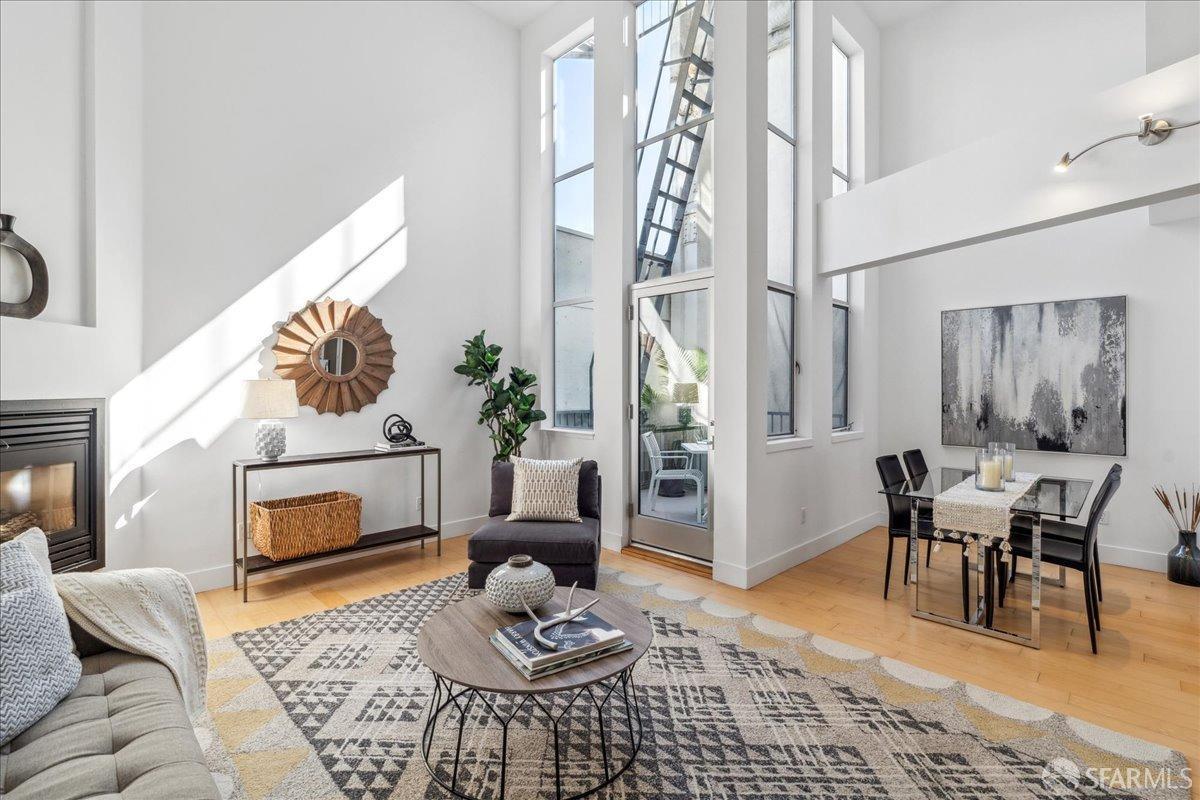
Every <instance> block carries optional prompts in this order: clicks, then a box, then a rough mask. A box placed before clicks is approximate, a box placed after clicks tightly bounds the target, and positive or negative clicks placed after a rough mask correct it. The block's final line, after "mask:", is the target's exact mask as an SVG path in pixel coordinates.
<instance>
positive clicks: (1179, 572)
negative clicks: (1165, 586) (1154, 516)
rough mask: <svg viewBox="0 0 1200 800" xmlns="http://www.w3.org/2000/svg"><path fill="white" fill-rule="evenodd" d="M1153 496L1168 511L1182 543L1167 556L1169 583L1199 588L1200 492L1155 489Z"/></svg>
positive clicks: (1194, 490) (1156, 487)
mask: <svg viewBox="0 0 1200 800" xmlns="http://www.w3.org/2000/svg"><path fill="white" fill-rule="evenodd" d="M1154 496H1155V497H1157V498H1158V501H1159V502H1160V503H1162V504H1163V507H1164V508H1166V509H1167V513H1168V514H1170V515H1171V521H1172V522H1174V523H1175V527H1177V528H1178V529H1179V541H1178V542H1177V543H1176V544H1175V547H1173V548H1172V549H1171V551H1170V552H1169V553H1167V580H1169V581H1171V583H1181V584H1183V585H1184V586H1200V549H1197V547H1196V528H1197V527H1200V490H1197V489H1192V490H1191V491H1190V492H1189V491H1188V490H1187V489H1184V490H1183V491H1180V490H1179V489H1177V488H1176V489H1172V490H1171V491H1167V490H1166V489H1164V488H1162V487H1161V486H1155V487H1154Z"/></svg>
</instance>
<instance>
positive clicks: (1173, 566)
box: [1167, 530, 1200, 586]
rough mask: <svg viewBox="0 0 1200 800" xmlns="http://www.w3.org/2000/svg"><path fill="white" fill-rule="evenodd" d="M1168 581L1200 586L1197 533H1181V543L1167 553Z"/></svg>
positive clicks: (1182, 531)
mask: <svg viewBox="0 0 1200 800" xmlns="http://www.w3.org/2000/svg"><path fill="white" fill-rule="evenodd" d="M1167 580H1169V581H1170V582H1171V583H1182V584H1183V585H1184V586H1200V548H1197V547H1196V532H1195V531H1186V530H1181V531H1180V532H1179V543H1178V544H1176V545H1175V547H1174V548H1173V549H1172V550H1171V552H1169V553H1167Z"/></svg>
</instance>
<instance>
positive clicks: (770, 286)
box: [763, 0, 800, 440]
mask: <svg viewBox="0 0 1200 800" xmlns="http://www.w3.org/2000/svg"><path fill="white" fill-rule="evenodd" d="M769 25H770V21H769V20H768V28H767V31H766V35H767V36H768V37H769V36H770V33H771V31H770V27H769ZM788 29H789V33H788V40H789V46H788V50H789V52H790V54H791V55H790V59H789V61H790V63H789V65H788V72H789V74H790V76H791V81H790V84H791V90H792V91H791V112H792V114H791V116H792V118H791V127H792V131H797V130H798V126H799V108H798V107H799V96H798V90H799V83H800V82H799V81H798V80H797V76H796V63H797V62H796V3H795V0H790V1H789V2H788ZM769 91H770V89H769V88H768V92H769ZM771 136H777V137H779V138H780V139H782V140H783V141H784V142H786V143H787V145H788V146H789V147H791V148H792V170H791V181H792V192H791V197H792V207H791V216H792V241H791V268H792V269H791V277H792V281H791V284H790V285H789V284H785V283H781V282H779V281H773V280H771V279H770V277H768V278H767V311H768V314H764V315H763V316H764V318H765V319H766V320H768V323H767V324H768V325H769V324H770V322H769V320H770V314H769V311H770V299H771V292H777V293H780V294H784V295H786V296H788V297H789V298H790V299H791V318H792V329H791V331H790V333H791V336H790V337H789V342H788V361H789V363H790V364H791V380H790V381H789V382H788V418H789V420H790V424H789V425H788V426H787V430H784V431H780V432H778V433H772V432H771V414H772V413H777V412H773V411H772V410H771V409H770V408H768V409H766V412H767V439H768V440H774V439H788V438H793V437H795V436H796V431H797V430H798V426H797V424H796V423H797V420H796V417H797V414H796V397H797V394H798V389H799V387H798V386H797V382H798V380H799V377H800V362H799V361H798V360H797V359H796V329H797V322H798V321H797V319H796V317H797V314H798V312H799V309H800V304H799V301H798V293H797V287H796V250H797V249H798V247H799V241H798V234H799V227H800V226H799V225H797V224H796V208H797V204H796V196H797V192H798V191H799V181H798V180H797V169H796V167H797V156H798V152H797V147H796V137H795V135H789V134H787V133H785V132H784V131H782V130H780V129H779V127H778V126H776V125H775V124H774V123H772V122H771V120H770V115H769V114H768V118H767V131H766V137H767V138H766V140H765V141H766V142H768V143H769V142H770V137H771ZM768 150H769V148H768ZM768 168H769V165H768ZM767 380H768V383H769V382H770V364H769V363H768V365H767Z"/></svg>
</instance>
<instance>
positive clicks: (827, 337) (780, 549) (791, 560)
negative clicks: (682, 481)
mask: <svg viewBox="0 0 1200 800" xmlns="http://www.w3.org/2000/svg"><path fill="white" fill-rule="evenodd" d="M798 9H799V15H798V16H799V20H800V24H799V25H798V31H797V35H798V37H799V39H798V41H799V47H798V54H797V57H798V58H799V59H801V61H802V63H801V64H800V65H799V72H800V83H799V84H798V85H799V99H800V137H799V141H798V152H797V155H798V159H797V160H798V162H799V166H798V168H799V180H800V189H799V191H798V193H797V202H798V209H797V213H798V214H799V226H798V231H799V235H798V248H797V255H798V263H797V271H798V289H799V294H798V317H799V319H798V323H797V324H798V332H797V336H798V338H797V347H798V353H799V354H800V362H801V365H802V372H801V376H800V379H799V385H798V394H799V396H800V399H799V402H798V407H799V408H800V409H801V418H800V430H801V431H802V432H803V435H802V436H801V437H800V438H799V439H798V440H794V441H791V442H788V441H783V442H779V441H773V442H771V443H769V444H768V443H765V425H764V426H763V430H761V431H758V432H757V436H756V438H758V439H759V440H760V441H763V442H764V443H763V444H759V445H757V446H756V447H754V448H753V450H752V451H751V468H750V469H751V473H750V474H751V480H750V481H749V487H748V492H749V495H750V497H749V505H750V507H751V508H752V509H753V511H752V524H751V527H750V530H749V533H748V535H747V540H748V551H747V561H746V564H745V572H744V575H743V578H742V583H743V584H744V585H754V584H756V583H759V582H761V581H763V580H765V579H767V578H769V577H771V576H772V575H775V574H777V573H778V572H781V571H783V570H785V569H787V568H789V567H791V566H794V565H795V564H798V563H800V562H802V561H806V560H808V559H809V558H812V557H814V556H817V555H819V554H821V553H823V552H825V551H826V550H829V549H830V548H833V547H836V546H837V545H839V544H841V543H842V542H845V541H847V540H849V539H851V538H853V537H854V536H857V535H859V534H861V533H863V532H864V531H866V530H869V529H870V528H872V527H874V526H875V525H877V524H879V522H880V521H881V516H880V513H879V512H880V503H879V499H878V495H877V493H876V492H877V487H876V483H877V480H878V478H877V477H876V475H875V471H874V458H875V455H876V454H877V453H876V450H877V442H878V439H879V436H880V421H879V418H878V412H877V404H878V382H877V381H878V378H877V375H878V366H877V364H878V356H877V348H878V341H879V336H878V333H877V319H878V312H877V303H878V302H879V301H878V289H877V286H876V278H875V276H874V274H872V273H865V274H862V275H858V276H854V279H853V280H852V282H851V297H850V302H851V326H852V327H851V331H850V350H851V352H850V378H849V385H850V407H851V419H852V421H853V423H854V430H853V431H852V432H849V433H836V434H835V433H833V432H832V423H831V416H832V405H833V401H832V396H831V395H832V388H831V387H832V321H831V311H830V308H831V303H832V288H831V281H830V280H829V279H828V278H823V277H820V276H819V275H818V274H817V271H816V267H817V261H816V257H815V256H816V248H817V244H818V243H817V242H816V241H815V239H814V236H813V230H814V228H813V225H812V220H813V216H814V210H815V206H816V204H817V203H819V202H820V201H821V200H823V199H825V198H828V197H829V195H830V193H831V187H830V183H831V181H830V175H831V170H832V151H831V147H832V134H831V111H830V108H831V106H830V103H831V94H832V91H831V80H832V75H831V71H830V69H831V68H830V44H831V42H832V41H833V37H834V31H835V22H836V26H837V27H840V28H841V29H842V30H843V31H844V32H845V33H846V34H849V36H850V37H852V38H853V40H854V41H855V42H856V43H857V45H858V47H859V48H861V52H860V53H858V54H856V55H854V56H853V58H852V63H851V70H852V74H853V76H854V79H853V83H854V84H855V85H856V87H857V90H858V92H859V96H857V97H854V98H852V105H853V108H852V112H851V113H852V120H851V128H852V130H851V139H852V145H851V146H852V149H853V151H854V152H853V153H852V157H851V164H852V169H853V174H852V175H851V178H852V187H857V186H861V185H862V184H864V183H867V182H870V181H872V180H874V179H875V177H876V176H877V169H878V167H877V165H878V147H879V145H878V137H877V135H876V132H875V131H876V124H875V120H877V119H878V114H879V103H880V65H881V61H880V57H879V50H880V49H879V32H878V30H877V29H876V27H875V25H874V23H873V22H872V21H871V20H870V18H869V17H868V16H867V15H866V14H865V13H863V11H862V8H861V7H860V6H859V5H858V4H857V3H854V2H852V0H840V1H838V2H816V3H813V4H808V3H800V4H798ZM809 96H811V101H809V100H808V99H807V98H808V97H809ZM851 191H854V189H853V188H852V190H851ZM806 412H807V413H806Z"/></svg>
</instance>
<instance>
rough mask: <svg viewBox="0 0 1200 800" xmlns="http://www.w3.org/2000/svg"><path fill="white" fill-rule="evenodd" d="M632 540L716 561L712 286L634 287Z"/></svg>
mask: <svg viewBox="0 0 1200 800" xmlns="http://www.w3.org/2000/svg"><path fill="white" fill-rule="evenodd" d="M633 305H634V327H635V330H634V336H633V347H634V351H633V354H632V359H631V360H632V364H633V369H634V374H633V381H632V384H633V386H634V390H635V392H636V395H635V396H634V398H633V409H634V423H635V424H633V425H632V426H631V429H632V430H633V431H634V441H633V443H632V453H633V462H634V463H633V470H632V471H633V484H634V485H633V497H634V514H633V519H632V525H631V531H630V534H631V539H632V540H633V542H634V543H638V544H646V545H650V546H653V547H657V548H660V549H663V550H669V551H671V552H674V553H680V554H682V555H686V556H691V557H693V558H698V559H702V560H704V561H711V560H712V552H713V546H712V529H711V523H710V520H711V518H712V515H711V514H710V509H711V506H712V499H711V498H712V491H711V490H712V481H711V475H712V471H711V468H712V458H713V414H712V389H711V387H712V365H711V362H710V357H709V354H710V353H712V321H713V314H712V281H711V279H709V278H703V279H696V280H685V281H677V282H672V283H670V284H668V285H661V284H660V285H657V286H647V287H644V288H640V289H635V290H634V293H633Z"/></svg>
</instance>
